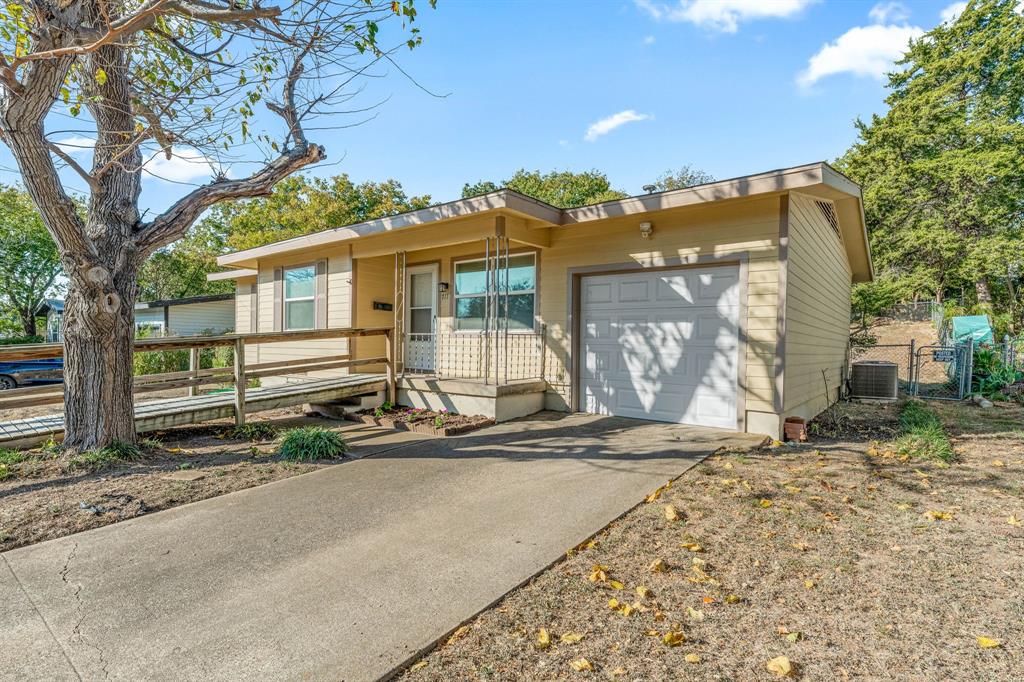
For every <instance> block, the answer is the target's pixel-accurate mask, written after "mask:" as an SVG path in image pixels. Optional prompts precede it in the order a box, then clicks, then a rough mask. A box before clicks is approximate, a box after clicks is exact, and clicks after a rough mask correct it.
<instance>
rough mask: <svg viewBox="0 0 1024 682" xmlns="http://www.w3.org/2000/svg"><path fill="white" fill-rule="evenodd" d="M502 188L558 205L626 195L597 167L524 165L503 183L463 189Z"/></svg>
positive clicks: (469, 193)
mask: <svg viewBox="0 0 1024 682" xmlns="http://www.w3.org/2000/svg"><path fill="white" fill-rule="evenodd" d="M501 187H507V188H508V189H514V190H516V191H517V192H521V193H523V194H525V195H527V196H531V197H533V198H534V199H539V200H540V201H543V202H544V203H546V204H550V205H552V206H557V207H558V208H577V207H579V206H588V205H590V204H598V203H601V202H602V201H611V200H612V199H622V198H624V197H626V196H627V195H626V193H625V192H620V191H619V190H617V189H613V188H612V184H611V181H610V180H609V179H608V176H607V175H605V174H604V173H602V172H600V171H597V170H590V171H583V172H582V173H574V172H572V171H551V172H550V173H544V174H542V173H541V172H540V171H528V170H526V169H524V168H521V169H519V170H517V171H516V172H515V173H514V174H513V175H512V177H511V178H509V179H508V180H506V181H505V182H503V183H501V185H498V184H496V183H494V182H491V181H488V180H483V181H480V182H476V183H473V184H468V183H467V184H466V185H464V186H463V188H462V197H463V198H469V197H475V196H479V195H481V194H487V193H488V192H494V191H495V190H498V189H500V188H501Z"/></svg>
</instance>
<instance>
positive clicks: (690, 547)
mask: <svg viewBox="0 0 1024 682" xmlns="http://www.w3.org/2000/svg"><path fill="white" fill-rule="evenodd" d="M679 546H680V547H682V548H683V549H688V550H690V551H691V552H703V551H704V548H703V547H701V546H700V545H699V544H697V543H696V542H684V543H682V544H681V545H679Z"/></svg>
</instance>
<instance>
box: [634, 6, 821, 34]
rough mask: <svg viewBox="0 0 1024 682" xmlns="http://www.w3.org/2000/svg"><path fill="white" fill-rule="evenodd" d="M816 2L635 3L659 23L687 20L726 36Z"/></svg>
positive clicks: (789, 14)
mask: <svg viewBox="0 0 1024 682" xmlns="http://www.w3.org/2000/svg"><path fill="white" fill-rule="evenodd" d="M815 1H816V0H678V1H677V2H675V3H674V4H666V3H664V2H657V1H656V0H633V2H634V3H635V4H636V6H637V7H638V8H640V9H641V10H643V11H644V12H646V13H647V14H648V15H650V17H651V18H652V19H654V20H656V21H662V20H664V21H673V22H682V21H686V22H689V23H691V24H695V25H697V26H702V27H704V28H709V29H712V30H716V31H722V32H724V33H735V32H736V31H738V30H739V25H740V23H742V22H744V21H752V20H755V19H782V18H786V17H791V16H793V15H794V14H797V13H798V12H800V11H801V10H802V9H804V8H805V7H807V6H808V5H810V4H812V3H813V2H815Z"/></svg>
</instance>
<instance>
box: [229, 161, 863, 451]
mask: <svg viewBox="0 0 1024 682" xmlns="http://www.w3.org/2000/svg"><path fill="white" fill-rule="evenodd" d="M218 262H219V264H220V265H222V266H226V267H228V268H231V269H230V270H228V271H226V272H221V273H216V274H214V275H211V276H210V277H211V279H234V280H235V281H236V282H237V289H236V296H235V314H236V322H235V326H236V329H238V330H239V331H240V332H245V331H260V332H264V331H277V330H299V329H316V328H328V327H358V328H366V327H384V326H387V327H391V326H394V327H395V329H396V336H397V338H399V339H401V343H400V344H398V347H397V348H396V359H397V362H398V368H399V371H400V373H401V378H400V380H399V394H398V395H399V400H400V402H402V403H403V404H409V405H413V406H430V407H434V408H437V407H446V408H449V409H454V410H457V411H471V412H476V413H482V414H489V415H491V416H495V417H496V418H498V419H504V418H512V417H515V416H518V415H521V414H525V413H528V412H532V411H536V410H539V409H542V408H547V409H554V410H564V411H585V412H593V413H599V414H607V415H620V416H625V417H637V418H642V419H652V420H659V421H666V422H678V423H683V424H697V425H703V426H710V427H721V428H727V429H734V430H740V431H749V432H753V433H763V434H767V435H771V436H776V437H777V436H778V434H779V433H780V432H781V429H782V423H783V420H784V418H785V417H787V416H791V415H795V416H800V417H804V418H810V417H813V416H815V415H816V414H818V413H819V412H821V411H822V410H823V409H824V408H825V407H826V406H827V405H828V404H829V403H830V402H831V401H834V400H835V399H836V397H837V395H838V391H839V389H840V386H841V382H842V380H843V375H844V373H845V366H846V351H847V344H848V339H849V321H850V287H851V284H852V283H854V282H865V281H870V280H871V279H872V276H873V271H872V265H871V254H870V252H869V247H868V240H867V233H866V230H865V224H864V212H863V206H862V202H861V192H860V188H859V187H858V186H857V185H856V184H855V183H853V182H852V181H851V180H849V179H848V178H846V177H845V176H843V175H842V174H840V173H839V172H837V171H836V170H834V169H833V168H832V167H830V166H829V165H828V164H826V163H813V164H810V165H805V166H799V167H795V168H787V169H783V170H775V171H771V172H767V173H759V174H757V175H750V176H746V177H740V178H734V179H731V180H722V181H718V182H712V183H708V184H704V185H699V186H695V187H689V188H686V189H679V190H672V191H668V192H658V193H650V194H645V195H641V196H636V197H631V198H627V199H621V200H615V201H607V202H604V203H600V204H596V205H593V206H585V207H582V208H573V209H560V208H555V207H553V206H549V205H547V204H545V203H542V202H540V201H537V200H536V199H533V198H530V197H528V196H525V195H523V194H520V193H518V192H515V191H512V190H509V189H502V190H498V191H496V192H491V193H489V194H485V195H482V196H478V197H473V198H469V199H461V200H458V201H452V202H449V203H446V204H440V205H437V206H433V207H430V208H425V209H421V210H417V211H411V212H408V213H403V214H400V215H396V216H392V217H388V218H381V219H378V220H371V221H367V222H364V223H359V224H356V225H348V226H344V227H338V228H334V229H330V230H326V231H323V232H317V233H314V234H310V235H306V236H301V237H296V238H293V239H288V240H284V241H281V242H277V243H273V244H269V245H266V246H261V247H258V248H252V249H247V250H245V251H239V252H235V253H231V254H227V255H224V256H221V257H220V258H219V260H218ZM382 343H383V341H382V339H381V338H380V337H367V338H358V339H353V340H351V341H349V340H346V339H331V340H326V341H301V342H294V343H283V344H274V345H269V344H268V345H266V346H265V347H262V348H261V347H258V346H254V347H252V348H249V349H248V353H249V354H251V356H250V357H248V358H247V362H250V363H260V362H273V361H279V360H289V359H298V358H304V357H305V358H308V357H310V356H315V355H319V354H323V355H336V354H345V353H347V354H349V355H351V356H352V357H355V358H359V357H363V358H374V357H380V356H381V355H383V348H382ZM381 370H382V368H381V367H361V368H357V369H355V370H353V371H358V372H373V371H381ZM338 371H339V372H342V371H346V370H338Z"/></svg>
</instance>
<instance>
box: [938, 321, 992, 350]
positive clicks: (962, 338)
mask: <svg viewBox="0 0 1024 682" xmlns="http://www.w3.org/2000/svg"><path fill="white" fill-rule="evenodd" d="M949 336H950V341H951V342H953V343H966V342H967V341H968V340H970V339H973V340H974V345H975V346H977V345H979V344H982V343H995V338H994V337H993V336H992V327H991V325H989V323H988V315H964V316H962V317H954V318H953V319H952V320H951V321H950V325H949Z"/></svg>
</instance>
